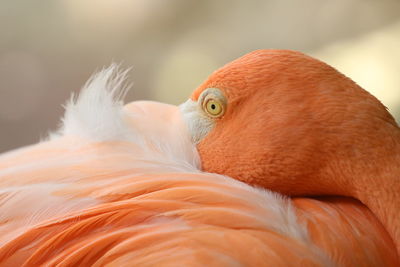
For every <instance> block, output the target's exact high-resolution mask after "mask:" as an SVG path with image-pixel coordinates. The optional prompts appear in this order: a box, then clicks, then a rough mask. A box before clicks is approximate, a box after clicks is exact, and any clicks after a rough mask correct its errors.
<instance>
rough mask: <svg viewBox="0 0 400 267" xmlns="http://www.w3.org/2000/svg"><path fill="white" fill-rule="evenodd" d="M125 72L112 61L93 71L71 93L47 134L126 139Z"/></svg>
mask: <svg viewBox="0 0 400 267" xmlns="http://www.w3.org/2000/svg"><path fill="white" fill-rule="evenodd" d="M127 72H128V70H125V71H120V70H119V68H118V65H116V64H112V65H111V66H110V67H108V68H105V69H103V70H101V71H100V72H99V73H97V74H95V75H93V76H92V78H90V79H89V81H88V82H87V83H86V85H85V86H84V88H83V89H82V90H81V92H80V93H79V96H78V97H75V96H74V95H72V96H71V99H70V100H69V102H68V103H67V104H66V106H65V114H64V117H63V118H62V125H61V127H60V129H59V130H58V132H57V133H56V134H51V136H50V138H51V139H54V138H56V137H58V136H64V135H73V136H80V137H84V138H88V139H91V140H93V141H112V140H126V139H129V138H130V134H131V132H130V131H128V127H127V126H126V122H125V118H124V111H123V102H122V98H123V97H124V95H125V94H126V92H127V91H128V89H129V86H127V85H126V83H125V79H126V74H127Z"/></svg>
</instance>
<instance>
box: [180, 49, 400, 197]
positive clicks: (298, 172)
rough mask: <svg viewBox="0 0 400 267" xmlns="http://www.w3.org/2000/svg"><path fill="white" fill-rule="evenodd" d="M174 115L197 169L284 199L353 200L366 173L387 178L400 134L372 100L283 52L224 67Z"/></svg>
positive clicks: (320, 67) (323, 68)
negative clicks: (179, 117) (193, 149)
mask: <svg viewBox="0 0 400 267" xmlns="http://www.w3.org/2000/svg"><path fill="white" fill-rule="evenodd" d="M181 111H182V113H183V115H184V117H185V119H186V122H187V124H188V128H189V130H190V132H191V134H192V139H193V141H194V142H195V143H197V149H198V152H199V154H200V158H201V163H202V169H203V170H204V171H207V172H215V173H220V174H224V175H229V176H231V177H233V178H235V179H238V180H241V181H243V182H246V183H249V184H252V185H256V186H260V187H264V188H268V189H272V190H275V191H279V192H281V193H284V194H289V195H314V194H335V195H349V196H354V195H356V194H357V192H356V191H357V190H359V188H360V184H362V183H363V182H364V181H363V180H362V179H363V178H362V177H363V176H364V174H365V173H368V174H369V175H370V174H371V173H373V174H376V175H379V173H381V172H383V171H384V169H385V167H384V166H385V164H383V163H384V162H383V161H384V157H385V156H386V159H387V156H388V154H390V153H391V151H392V150H393V147H394V146H395V145H394V143H395V142H396V140H395V138H393V135H392V133H393V131H397V132H399V131H398V126H397V125H396V122H395V120H394V119H393V117H392V116H391V115H390V114H389V113H388V112H387V110H386V108H385V107H384V106H383V105H382V104H381V103H380V102H379V101H378V100H377V99H376V98H375V97H373V96H372V95H371V94H369V93H368V92H366V91H365V90H363V89H362V88H361V87H359V86H358V85H357V84H356V83H354V82H353V81H352V80H350V79H349V78H347V77H345V76H344V75H342V74H341V73H339V72H338V71H336V70H335V69H334V68H332V67H330V66H329V65H327V64H325V63H323V62H321V61H318V60H316V59H313V58H311V57H309V56H306V55H304V54H302V53H299V52H294V51H288V50H257V51H254V52H251V53H249V54H247V55H244V56H243V57H241V58H239V59H237V60H235V61H233V62H231V63H229V64H227V65H225V66H224V67H222V68H221V69H219V70H217V71H215V72H214V73H212V74H211V76H210V77H209V78H208V79H207V80H206V81H205V82H204V83H203V84H201V85H200V86H199V87H198V88H197V89H196V90H195V91H194V92H193V94H192V96H191V98H190V99H189V100H188V101H187V102H185V103H184V104H182V105H181ZM389 156H390V155H389ZM354 177H360V179H355V178H354ZM356 180H357V181H356Z"/></svg>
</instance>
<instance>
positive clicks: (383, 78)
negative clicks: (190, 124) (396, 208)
mask: <svg viewBox="0 0 400 267" xmlns="http://www.w3.org/2000/svg"><path fill="white" fill-rule="evenodd" d="M260 48H284V49H294V50H300V51H302V52H305V53H308V54H310V55H312V56H314V57H317V58H319V59H321V60H323V61H325V62H327V63H328V64H330V65H332V66H334V67H335V68H337V69H338V70H339V71H341V72H343V73H344V74H346V75H347V76H349V77H351V78H352V79H353V80H354V81H356V82H357V83H358V84H360V85H361V86H362V87H363V88H365V89H367V90H369V91H370V92H371V93H372V94H374V95H375V96H376V97H378V98H379V99H380V100H381V101H382V102H383V103H384V104H385V105H386V106H387V107H388V108H389V110H390V112H391V113H392V114H393V115H394V116H396V118H397V121H399V120H400V1H399V0H379V1H378V0H336V1H321V0H303V1H298V0H292V1H289V0H288V1H281V0H257V1H242V0H202V1H194V0H56V1H55V0H41V1H13V0H2V1H1V2H0V152H3V151H7V150H10V149H13V148H16V147H19V146H23V145H27V144H32V143H35V142H37V141H38V140H39V139H40V138H41V137H45V136H46V135H47V133H48V131H49V130H55V129H56V128H57V124H58V122H59V118H60V117H61V116H62V114H63V107H62V104H64V103H65V101H66V100H67V99H68V98H69V96H70V94H71V93H72V92H77V91H79V89H80V88H81V87H82V86H83V85H84V83H85V82H86V80H87V79H88V78H89V77H90V75H91V74H92V73H93V72H95V71H96V70H99V69H100V68H102V67H103V66H107V65H109V64H110V63H111V62H122V66H123V67H132V71H131V72H130V78H129V79H130V82H132V83H133V85H134V86H133V89H132V90H131V91H130V92H129V93H128V95H127V97H126V102H130V101H132V100H138V99H151V100H157V101H162V102H168V103H172V104H179V103H181V102H183V101H185V99H186V98H187V97H188V96H189V95H190V93H191V91H192V90H193V89H194V88H195V87H196V86H197V85H198V84H200V83H201V82H202V81H203V80H204V79H205V78H206V77H207V76H208V75H209V74H210V73H211V72H212V71H213V70H215V69H216V68H218V67H220V66H222V65H223V64H225V63H227V62H229V61H231V60H233V59H235V58H237V57H239V56H241V55H243V54H245V53H247V52H250V51H252V50H255V49H260Z"/></svg>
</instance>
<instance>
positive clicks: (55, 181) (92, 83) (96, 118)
mask: <svg viewBox="0 0 400 267" xmlns="http://www.w3.org/2000/svg"><path fill="white" fill-rule="evenodd" d="M269 54H279V55H282V56H281V57H279V58H280V60H281V61H282V60H283V59H284V58H285V57H289V59H290V56H292V55H298V56H299V57H300V58H303V57H305V56H303V55H302V54H297V53H295V52H288V51H270V50H266V51H264V50H263V51H257V52H254V53H251V54H249V55H246V56H244V57H243V58H242V59H239V60H238V61H234V62H233V63H231V64H228V65H227V66H225V67H223V68H222V69H220V70H218V71H217V72H215V73H214V74H212V75H211V76H210V78H209V79H208V80H207V81H206V82H205V83H204V84H203V85H201V86H200V87H199V88H198V89H197V90H196V91H195V92H194V94H193V95H192V97H191V99H190V100H188V101H187V102H186V103H184V104H182V105H181V106H179V107H177V106H172V105H167V104H162V103H157V102H149V101H136V102H132V103H130V104H128V105H125V106H124V105H123V103H122V97H123V95H124V94H125V92H126V90H127V89H126V87H125V86H124V80H125V75H126V72H119V71H118V69H117V67H116V66H115V65H113V66H111V67H110V68H108V69H104V70H103V71H101V72H100V73H98V74H96V75H95V76H93V77H92V78H91V79H90V80H89V82H88V83H87V84H86V85H85V87H84V88H83V89H82V91H81V93H80V94H79V96H78V97H72V98H71V100H70V101H69V103H68V104H67V105H66V111H65V114H64V117H63V119H62V125H61V127H60V129H59V130H58V131H57V132H55V133H53V134H51V135H50V137H49V138H48V140H44V141H41V142H40V143H38V144H35V145H32V146H28V147H24V148H20V149H17V150H15V151H11V152H7V153H5V154H3V155H1V156H0V266H40V265H46V266H90V265H93V266H176V265H184V266H203V265H205V264H207V265H210V266H237V265H245V266H298V265H304V266H335V265H340V266H355V265H357V266H397V265H399V259H398V256H397V252H396V246H395V243H396V239H395V238H393V236H392V232H391V231H390V229H391V228H390V227H389V228H388V224H387V223H385V221H383V222H382V221H381V220H382V217H379V214H376V211H375V210H374V209H373V207H369V206H368V203H366V205H367V206H368V207H367V206H364V205H363V204H361V202H359V201H358V200H356V199H351V198H348V197H343V196H353V195H351V194H345V193H343V192H339V193H338V192H331V191H329V190H327V189H326V188H323V187H321V190H320V191H318V190H317V189H315V188H317V186H316V185H314V184H310V185H308V188H309V190H307V185H306V183H307V182H310V181H307V180H306V178H305V177H303V176H302V175H304V173H306V172H308V173H309V174H310V175H315V173H312V171H314V169H311V170H308V171H307V169H306V167H307V166H308V167H313V166H317V164H318V161H317V160H315V159H314V161H312V160H311V159H312V157H311V158H310V154H311V155H312V154H315V153H322V151H320V150H319V148H320V146H322V144H321V143H319V142H317V146H311V147H306V146H305V145H304V143H299V139H298V138H295V136H298V134H299V133H295V132H294V131H293V128H289V129H288V132H285V133H279V134H278V136H277V137H276V138H278V139H279V138H282V139H279V140H285V139H286V140H287V144H286V145H285V142H283V141H282V143H281V144H279V145H281V146H279V145H278V144H277V145H276V146H274V147H273V148H274V149H275V150H271V151H270V152H271V153H272V152H274V153H277V155H276V157H277V158H275V159H274V160H271V161H270V162H269V163H274V164H275V165H274V166H275V169H274V168H272V167H271V166H269V167H268V166H267V165H266V163H268V159H266V158H265V157H260V155H264V156H265V155H266V153H265V151H260V147H261V148H262V149H264V148H265V146H264V145H265V143H263V142H260V141H264V140H263V139H261V137H259V138H257V136H255V135H251V134H254V132H253V131H256V133H259V134H265V135H266V136H265V137H266V138H267V137H268V138H271V136H272V134H273V133H274V131H277V130H275V129H271V131H272V132H267V133H266V132H265V129H266V128H265V127H266V125H265V123H266V121H265V120H261V118H262V117H261V116H260V115H258V114H255V113H253V112H256V111H261V112H267V111H264V110H263V109H264V108H267V109H268V108H270V109H272V110H273V108H274V105H275V104H277V106H278V107H282V105H283V104H285V102H286V104H290V103H289V102H290V101H292V105H293V104H297V102H296V101H293V99H284V100H283V102H281V103H279V102H278V100H279V99H278V98H274V100H276V101H277V102H278V103H276V102H275V101H272V102H270V105H269V106H262V104H263V102H262V101H261V102H260V105H257V106H253V107H252V108H251V109H249V108H247V109H246V108H244V107H243V106H242V107H239V106H237V107H236V108H234V107H235V104H236V105H245V104H244V103H246V101H244V100H243V99H240V98H239V97H240V92H241V91H239V90H237V89H239V85H240V84H241V85H248V84H251V83H250V82H251V79H248V77H247V76H246V74H248V73H252V71H254V69H252V68H250V67H251V64H253V63H256V62H258V63H256V65H258V66H259V67H260V68H261V66H260V65H259V64H260V61H257V58H261V59H262V60H261V61H263V60H264V58H265V57H266V56H265V55H269ZM285 55H286V56H285ZM268 57H270V56H268ZM272 58H273V57H272ZM272 58H270V60H271V59H272ZM241 60H242V63H244V64H243V65H242V68H239V65H240V62H241ZM310 60H311V59H310ZM289 62H290V60H289ZM292 63H296V60H294V59H293V60H292ZM263 64H265V62H263ZM318 64H322V63H318ZM232 66H235V68H234V69H232ZM249 66H250V67H249ZM323 66H325V65H323ZM265 67H266V68H267V69H270V67H271V66H270V65H268V64H267V65H266V66H265ZM230 68H231V70H230V71H226V70H229V69H230ZM294 69H296V67H294ZM281 70H282V69H281ZM308 70H309V69H308V68H307V67H305V68H304V69H303V71H308ZM257 71H258V70H257ZM270 71H271V72H273V71H274V70H273V69H270ZM224 72H225V73H224ZM228 73H229V74H228ZM295 73H296V72H295ZM295 73H292V74H290V73H289V74H288V76H287V81H288V82H290V81H292V82H295V80H296V79H297V78H296V75H295ZM231 74H233V76H230V75H231ZM239 74H242V75H244V76H243V77H242V80H240V79H239V77H240V75H239ZM262 74H263V73H260V75H262ZM238 75H239V76H238ZM232 77H233V78H234V79H231V78H232ZM328 78H330V79H332V80H333V78H334V77H328ZM224 79H225V81H226V83H225V82H224ZM282 79H283V78H282ZM259 82H260V84H263V82H265V81H264V80H263V78H260V80H259ZM281 82H282V80H279V79H278V80H277V81H276V84H275V85H276V86H278V85H279V84H281V86H285V84H282V83H281ZM299 84H302V83H301V82H299ZM233 85H237V86H238V87H235V86H233ZM230 86H232V87H230ZM228 87H229V88H232V89H231V90H232V91H229V90H228ZM248 88H250V87H247V88H246V87H244V88H240V89H248ZM268 88H271V87H268ZM268 88H264V89H263V90H266V89H268ZM205 92H206V93H205ZM243 93H246V90H243ZM247 93H249V92H248V91H247ZM250 93H254V94H255V95H256V96H257V98H259V99H260V100H262V99H263V98H262V97H260V94H259V93H258V94H257V93H256V92H255V91H254V92H250ZM299 93H300V92H299ZM266 94H267V95H268V93H266ZM280 94H281V96H282V92H281V93H280ZM303 94H305V93H304V92H303ZM234 96H237V98H231V97H234ZM304 96H305V97H307V95H306V94H305V95H304ZM254 99H256V98H254ZM204 100H205V101H204ZM252 101H253V102H251V101H250V102H247V104H249V105H250V106H251V105H252V104H253V105H254V104H256V103H258V102H256V101H255V100H252ZM311 102H312V101H311ZM300 104H306V103H300ZM371 104H373V105H378V106H379V104H376V101H375V100H374V101H372V103H371ZM253 108H254V109H253ZM288 108H293V107H292V106H289V107H288ZM309 108H310V109H312V107H309ZM304 109H307V107H304ZM295 111H296V110H295ZM297 111H298V110H297ZM290 112H291V111H290ZM316 112H318V110H317V111H316ZM262 114H264V113H262ZM246 115H247V116H248V117H247V116H246ZM264 115H267V114H264ZM289 115H290V114H289ZM304 115H305V117H306V118H308V119H312V116H311V114H308V113H305V114H304ZM235 116H237V117H236V118H235ZM310 116H311V118H310ZM244 117H246V118H247V119H250V118H253V119H254V120H256V121H257V120H258V121H259V122H261V123H260V125H259V126H261V128H259V129H257V128H255V126H256V125H255V124H254V121H248V120H243V121H241V120H240V118H244ZM298 117H301V114H298ZM387 117H388V118H389V117H390V116H389V115H387ZM384 118H386V117H384ZM234 119H236V123H238V122H243V123H245V122H246V124H244V125H243V123H239V124H238V125H236V126H235V127H234V121H233V120H234ZM283 119H284V118H274V120H273V121H275V124H274V125H269V127H271V126H276V127H280V129H281V130H282V131H283V130H284V128H283V126H284V127H289V126H290V125H289V122H291V123H294V122H297V121H295V120H289V121H285V120H283ZM297 119H299V118H297ZM304 120H305V119H304ZM389 122H390V120H389ZM224 123H225V127H227V129H230V134H231V135H232V137H230V138H232V139H230V138H228V139H226V134H228V132H223V130H224V129H223V128H224V127H223V124H224ZM280 123H281V124H280ZM299 123H300V122H299ZM277 129H279V128H277ZM303 130H307V131H308V130H309V129H308V128H306V129H303ZM331 131H333V130H331ZM244 132H247V133H248V134H250V135H247V137H248V138H245V137H246V135H243V134H244ZM328 132H329V131H328ZM275 133H278V132H275ZM300 133H303V132H302V131H300ZM290 134H293V138H295V139H297V140H293V139H290V138H289V137H290ZM321 134H322V133H321ZM324 134H327V133H324ZM224 135H225V136H224ZM235 135H236V136H235ZM234 136H235V137H234ZM224 137H225V138H224ZM301 137H302V138H305V136H304V135H303V136H299V138H301ZM308 141H310V140H308ZM304 142H305V143H307V142H306V140H305V141H304ZM336 145H337V144H336ZM296 146H299V147H296ZM278 148H280V149H278ZM311 148H313V149H315V150H316V151H309V150H310V149H311ZM241 149H242V150H241ZM301 149H305V150H307V151H308V152H307V151H304V152H302V153H304V156H305V158H304V160H303V161H301V158H300V157H301V154H293V153H291V152H293V151H295V152H296V153H300V152H301ZM207 150H208V151H209V152H207ZM252 150H253V152H254V153H253V156H252V157H247V158H246V157H245V155H247V156H248V155H249V153H250V152H251V151H252ZM296 150H297V151H296ZM268 151H269V150H268ZM324 152H326V151H324ZM218 153H226V154H225V155H226V158H223V159H221V158H220V156H219V155H217V154H218ZM234 153H237V154H236V155H235V154H234ZM242 153H243V157H241V156H240V155H242ZM308 153H310V154H308ZM291 155H292V156H291ZM294 155H296V156H297V158H296V157H294ZM234 157H236V162H235V158H234ZM279 157H281V158H279ZM286 157H287V158H286ZM296 159H297V160H299V161H300V162H298V163H297V162H296V161H295V160H296ZM218 161H219V162H218ZM307 162H310V165H306V166H304V165H303V164H304V163H307ZM293 163H296V164H294V166H292V165H291V164H293ZM311 163H312V164H311ZM280 164H282V166H280ZM314 164H315V165H314ZM349 164H350V163H349ZM371 164H372V163H371ZM234 166H237V168H234ZM240 166H241V167H240ZM295 167H297V168H298V172H303V173H301V174H302V175H298V176H295V174H296V169H295ZM267 169H269V172H266V171H265V170H267ZM283 171H285V172H283ZM246 173H248V174H247V175H246ZM278 174H279V175H280V176H279V177H278ZM293 175H294V176H293ZM328 178H329V177H328ZM389 178H390V177H388V179H389ZM310 179H311V178H310ZM316 179H317V178H316ZM280 182H281V183H282V184H284V185H282V186H281V187H279V185H278V184H279V183H280ZM312 183H313V182H312ZM292 185H296V186H303V188H301V189H296V188H293V189H290V186H292ZM324 186H326V184H325V185H324ZM268 188H271V189H273V190H276V191H278V192H281V193H285V194H290V195H292V196H294V195H311V194H321V195H339V196H321V197H292V198H288V197H286V196H284V195H282V194H281V193H277V192H273V191H270V190H269V189H268ZM282 188H285V189H287V190H283V189H282ZM296 190H297V191H296ZM353 197H354V196H353ZM360 200H361V201H363V200H362V199H360ZM392 238H393V240H394V242H393V241H392Z"/></svg>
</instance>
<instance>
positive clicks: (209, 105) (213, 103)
mask: <svg viewBox="0 0 400 267" xmlns="http://www.w3.org/2000/svg"><path fill="white" fill-rule="evenodd" d="M205 111H206V112H207V113H208V114H209V115H210V116H212V117H220V116H222V115H223V112H224V107H223V105H222V103H220V102H219V101H218V100H216V99H208V100H207V102H206V103H205Z"/></svg>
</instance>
